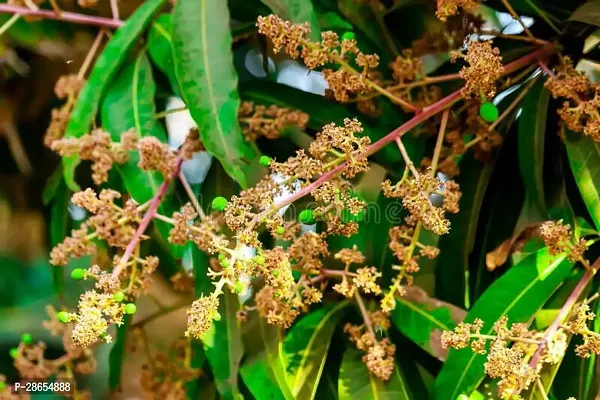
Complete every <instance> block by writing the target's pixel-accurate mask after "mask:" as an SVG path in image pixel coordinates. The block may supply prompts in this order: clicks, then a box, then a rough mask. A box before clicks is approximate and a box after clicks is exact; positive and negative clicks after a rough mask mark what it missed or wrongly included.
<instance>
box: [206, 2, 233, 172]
mask: <svg viewBox="0 0 600 400" xmlns="http://www.w3.org/2000/svg"><path fill="white" fill-rule="evenodd" d="M206 3H207V0H202V1H201V3H200V27H201V29H202V35H201V37H202V38H201V41H202V63H203V64H204V73H205V76H206V83H207V85H206V89H207V91H208V97H209V102H210V104H211V107H210V113H211V114H212V116H213V119H214V121H215V123H216V125H217V130H218V131H219V135H218V137H219V140H220V142H221V143H222V145H223V146H222V148H223V149H224V150H225V154H224V156H225V158H226V159H227V160H228V161H229V160H231V161H233V160H234V159H235V158H236V157H232V156H231V155H230V151H229V146H227V141H226V140H225V136H224V135H225V132H224V131H223V125H222V123H221V118H220V117H219V113H218V112H217V109H218V107H217V101H216V99H215V93H214V87H213V81H212V73H211V63H210V62H209V59H208V58H209V57H208V43H207V39H208V31H207V24H206V18H207V14H208V13H207V4H206Z"/></svg>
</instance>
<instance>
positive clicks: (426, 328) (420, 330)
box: [391, 286, 466, 360]
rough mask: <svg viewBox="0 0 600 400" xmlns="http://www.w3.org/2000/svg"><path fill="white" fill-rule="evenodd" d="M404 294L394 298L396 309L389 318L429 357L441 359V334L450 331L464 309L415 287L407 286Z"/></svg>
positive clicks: (446, 351)
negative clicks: (429, 295) (430, 295)
mask: <svg viewBox="0 0 600 400" xmlns="http://www.w3.org/2000/svg"><path fill="white" fill-rule="evenodd" d="M406 290H407V293H406V295H403V296H401V297H396V308H395V309H394V310H393V311H392V313H391V319H392V322H393V323H394V325H395V326H396V328H398V330H399V331H400V332H402V333H403V334H404V335H405V336H407V337H408V338H409V339H410V340H412V341H413V342H415V343H416V344H418V345H419V346H420V347H422V348H423V349H424V350H425V351H427V352H428V353H429V354H431V355H432V356H434V357H436V358H438V359H440V360H444V359H446V356H447V354H448V350H446V349H443V348H442V345H441V342H440V335H441V333H442V332H443V331H448V330H453V329H454V328H455V327H456V323H457V322H460V321H462V319H463V318H464V316H465V315H466V312H465V311H464V310H461V309H459V308H458V307H456V306H454V305H452V304H449V303H445V302H443V301H440V300H437V299H433V298H431V297H428V296H427V293H425V291H424V290H423V289H420V288H418V287H416V286H409V287H407V288H406Z"/></svg>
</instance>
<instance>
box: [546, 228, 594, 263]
mask: <svg viewBox="0 0 600 400" xmlns="http://www.w3.org/2000/svg"><path fill="white" fill-rule="evenodd" d="M540 236H541V238H542V239H543V240H544V243H546V246H548V250H549V252H550V254H552V255H558V254H561V253H565V252H566V253H567V257H568V259H569V260H571V261H584V262H586V261H585V259H584V258H583V255H584V253H585V251H586V250H587V245H586V243H585V239H579V241H577V242H575V243H574V244H573V243H572V241H573V239H572V234H571V226H570V225H569V224H567V225H563V221H562V220H559V221H547V222H544V223H543V224H542V226H540ZM586 263H587V262H586Z"/></svg>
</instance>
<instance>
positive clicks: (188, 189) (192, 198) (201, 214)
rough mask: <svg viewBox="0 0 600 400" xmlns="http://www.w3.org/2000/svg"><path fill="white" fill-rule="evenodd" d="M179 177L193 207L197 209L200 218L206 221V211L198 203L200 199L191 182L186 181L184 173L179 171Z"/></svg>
mask: <svg viewBox="0 0 600 400" xmlns="http://www.w3.org/2000/svg"><path fill="white" fill-rule="evenodd" d="M177 176H178V177H179V181H180V182H181V185H182V186H183V188H184V189H185V192H186V193H187V195H188V197H189V198H190V201H191V202H192V205H193V206H194V208H195V209H196V212H197V213H198V216H199V217H200V219H204V217H205V215H204V211H203V210H202V207H201V206H200V203H198V197H196V195H195V194H194V191H193V190H192V187H191V186H190V184H189V182H188V181H187V179H185V175H184V174H183V171H179V174H177Z"/></svg>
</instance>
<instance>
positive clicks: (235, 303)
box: [202, 291, 243, 400]
mask: <svg viewBox="0 0 600 400" xmlns="http://www.w3.org/2000/svg"><path fill="white" fill-rule="evenodd" d="M239 306H240V302H239V299H238V297H237V296H236V295H234V294H232V293H230V292H229V291H225V293H224V294H223V295H222V297H221V302H220V305H219V313H220V314H221V316H222V318H221V320H219V321H214V322H213V325H212V328H211V329H210V330H209V331H208V332H207V333H206V335H205V337H204V339H203V340H202V343H203V344H204V352H205V353H206V358H207V360H208V364H209V365H210V368H211V370H212V372H213V375H214V377H215V383H216V385H217V390H218V391H219V393H220V394H221V397H222V398H223V399H235V400H237V399H238V398H239V396H240V391H239V387H238V373H239V369H240V361H241V360H242V356H243V345H242V336H241V332H240V321H239V320H238V319H237V317H236V312H237V310H238V309H239Z"/></svg>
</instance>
